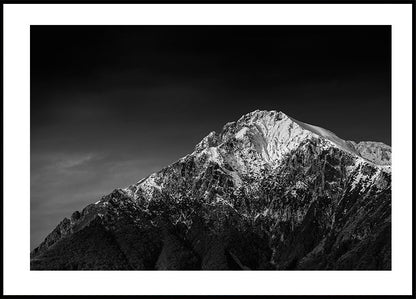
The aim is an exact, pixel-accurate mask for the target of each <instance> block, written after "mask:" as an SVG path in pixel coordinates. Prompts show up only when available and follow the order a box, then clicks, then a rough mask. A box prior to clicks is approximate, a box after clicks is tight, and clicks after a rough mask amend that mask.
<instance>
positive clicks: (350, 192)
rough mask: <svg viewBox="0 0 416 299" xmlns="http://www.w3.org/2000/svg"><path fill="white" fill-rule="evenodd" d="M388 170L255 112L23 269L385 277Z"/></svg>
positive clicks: (94, 215)
mask: <svg viewBox="0 0 416 299" xmlns="http://www.w3.org/2000/svg"><path fill="white" fill-rule="evenodd" d="M390 159H391V148H390V147H389V146H387V145H385V144H382V143H377V142H369V141H366V142H358V143H356V142H353V141H345V140H343V139H341V138H339V137H338V136H336V135H335V134H334V133H332V132H330V131H328V130H326V129H323V128H320V127H317V126H313V125H309V124H306V123H303V122H300V121H298V120H295V119H293V118H291V117H289V116H287V115H286V114H284V113H282V112H277V111H259V110H256V111H254V112H251V113H248V114H246V115H244V116H242V117H241V118H240V119H239V120H237V121H235V122H230V123H227V124H226V125H225V126H224V127H223V129H222V131H221V132H219V133H216V132H211V133H209V134H208V135H207V136H206V137H205V138H203V139H202V140H201V142H199V143H198V144H197V145H196V146H195V150H194V151H193V152H192V153H190V154H189V155H187V156H185V157H183V158H181V159H179V160H178V161H177V162H175V163H173V164H171V165H169V166H167V167H165V168H164V169H162V170H160V171H158V172H156V173H153V174H151V175H150V176H148V177H146V178H144V179H142V180H140V181H138V182H137V183H136V184H133V185H131V186H128V187H126V188H123V189H116V190H114V191H113V192H112V193H111V194H109V195H107V196H104V197H103V198H101V199H100V200H99V201H97V202H96V203H95V204H91V205H88V206H87V207H85V208H84V209H83V210H82V211H81V212H78V211H77V212H74V213H73V215H72V216H71V217H70V218H69V219H68V218H65V219H64V220H63V221H62V222H61V223H60V224H59V225H58V226H57V227H56V228H55V229H54V230H53V231H52V232H51V233H50V234H49V235H48V236H47V237H46V239H45V240H44V241H43V242H42V244H40V245H39V247H37V248H36V249H35V250H33V251H32V253H31V269H32V270H36V269H109V270H115V269H160V270H169V269H184V270H186V269H188V270H189V269H203V270H205V269H206V270H221V269H223V270H226V269H268V270H272V269H275V270H288V269H299V270H300V269H322V270H323V269H330V270H333V269H366V270H368V269H372V270H374V269H390V268H391V166H390V163H391V160H390Z"/></svg>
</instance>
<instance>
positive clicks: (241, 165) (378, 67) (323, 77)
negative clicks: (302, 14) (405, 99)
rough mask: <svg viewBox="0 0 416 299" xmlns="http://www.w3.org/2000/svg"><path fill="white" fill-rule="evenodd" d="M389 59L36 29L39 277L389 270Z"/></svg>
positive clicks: (69, 28) (232, 40)
mask: <svg viewBox="0 0 416 299" xmlns="http://www.w3.org/2000/svg"><path fill="white" fill-rule="evenodd" d="M391 55H392V26H390V25H388V24H386V25H41V24H34V25H31V26H30V259H29V252H28V256H27V260H26V261H25V262H26V263H27V264H28V267H29V266H30V272H32V273H33V272H35V271H42V270H60V271H64V270H128V271H137V270H195V271H199V270H210V271H212V270H224V271H227V270H228V271H236V270H259V271H260V270H267V271H289V270H290V271H293V270H296V271H303V270H320V271H326V270H332V271H333V270H356V271H360V270H377V271H387V272H389V271H391V270H392V220H391V219H392V185H391V184H392V179H391V176H392V169H391V167H392V163H395V162H394V161H396V160H394V161H393V162H392V158H391V157H392V64H391V63H392V57H391ZM396 157H397V156H394V158H395V159H396ZM395 170H396V168H395ZM394 200H400V198H395V199H394ZM29 262H30V265H29Z"/></svg>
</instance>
